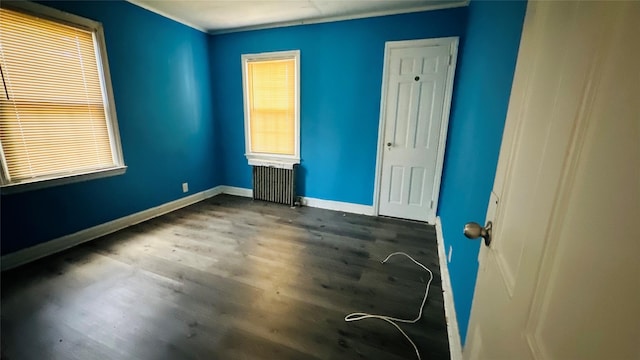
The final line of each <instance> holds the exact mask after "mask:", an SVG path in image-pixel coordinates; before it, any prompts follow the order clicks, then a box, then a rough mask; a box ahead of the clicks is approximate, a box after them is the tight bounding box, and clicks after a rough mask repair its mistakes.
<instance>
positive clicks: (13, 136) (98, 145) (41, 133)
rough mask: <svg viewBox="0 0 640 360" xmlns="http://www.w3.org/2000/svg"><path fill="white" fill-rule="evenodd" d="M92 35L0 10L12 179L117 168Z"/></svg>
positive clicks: (1, 126) (0, 94)
mask: <svg viewBox="0 0 640 360" xmlns="http://www.w3.org/2000/svg"><path fill="white" fill-rule="evenodd" d="M98 60H99V59H98V58H97V57H96V48H95V41H94V34H93V33H92V32H90V31H87V30H84V29H80V28H75V27H71V26H68V25H64V24H61V23H57V22H55V21H51V20H46V19H42V18H38V17H35V16H31V15H28V14H23V13H21V12H17V11H13V10H9V9H4V8H3V9H0V66H1V67H2V81H3V84H2V85H3V87H2V88H0V143H1V144H2V151H3V155H4V165H5V172H8V174H5V177H6V178H8V179H10V181H11V182H16V181H20V180H25V179H34V178H38V177H42V176H52V175H58V174H60V175H68V174H73V173H77V172H86V171H90V170H97V169H103V168H109V167H113V166H114V165H116V160H115V159H114V153H113V147H112V144H111V137H110V132H109V126H108V122H107V121H108V117H107V113H106V111H105V105H104V98H105V96H104V93H103V86H102V79H101V70H100V66H99V63H98Z"/></svg>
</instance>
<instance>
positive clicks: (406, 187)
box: [378, 39, 457, 221]
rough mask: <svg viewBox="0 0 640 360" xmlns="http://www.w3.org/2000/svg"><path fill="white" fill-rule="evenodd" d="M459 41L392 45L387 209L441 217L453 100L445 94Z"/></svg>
mask: <svg viewBox="0 0 640 360" xmlns="http://www.w3.org/2000/svg"><path fill="white" fill-rule="evenodd" d="M418 42H420V41H418ZM453 42H454V40H453V39H449V42H444V43H442V44H434V45H428V44H425V45H414V46H410V45H407V43H406V42H402V43H403V44H402V45H401V46H397V47H394V46H393V45H391V46H388V47H387V50H386V51H387V53H386V59H387V62H386V66H385V76H386V77H387V79H386V84H387V85H386V88H385V89H383V97H384V99H385V101H384V105H383V108H384V117H383V122H384V128H383V129H382V131H383V135H382V136H381V141H382V143H383V144H382V146H383V148H384V150H383V154H382V159H381V164H382V165H381V180H380V196H379V208H378V210H379V213H380V214H381V215H388V216H394V217H400V218H406V219H413V220H421V221H426V220H429V219H430V218H434V217H435V209H433V200H434V198H435V197H437V192H438V191H439V189H437V188H436V183H437V182H436V180H437V179H436V177H439V176H440V174H439V173H438V171H439V169H438V166H437V165H438V164H437V162H438V158H439V156H440V155H442V154H441V153H439V152H442V151H443V149H440V148H439V143H440V136H441V134H442V125H443V114H444V109H445V105H447V108H448V104H445V100H447V101H449V100H448V99H447V97H446V96H445V95H446V91H447V84H448V80H449V78H448V76H449V75H452V74H450V72H451V71H453V67H452V66H450V65H449V58H450V56H451V53H452V44H453ZM391 44H393V43H391ZM455 44H456V46H457V41H456V42H455ZM449 90H450V89H449ZM387 144H388V145H387Z"/></svg>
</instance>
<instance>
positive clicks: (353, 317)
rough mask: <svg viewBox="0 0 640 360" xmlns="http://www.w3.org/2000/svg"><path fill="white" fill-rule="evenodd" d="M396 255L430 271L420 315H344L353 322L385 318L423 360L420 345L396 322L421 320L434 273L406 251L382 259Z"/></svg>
mask: <svg viewBox="0 0 640 360" xmlns="http://www.w3.org/2000/svg"><path fill="white" fill-rule="evenodd" d="M394 255H404V256H406V257H408V258H409V259H411V261H413V262H414V263H415V264H416V265H418V266H420V267H421V268H423V269H425V270H426V271H427V272H428V273H429V281H428V282H427V288H426V289H425V291H424V298H423V299H422V304H420V311H419V312H418V316H417V317H416V318H415V319H413V320H406V319H398V318H395V317H392V316H386V315H373V314H367V313H362V312H356V313H351V314H349V315H347V316H345V317H344V321H346V322H351V321H358V320H362V319H380V320H384V321H386V322H388V323H389V324H391V325H393V326H395V327H396V329H398V331H400V333H402V335H404V337H405V338H407V340H409V342H410V343H411V345H412V346H413V349H414V350H415V351H416V355H417V356H418V360H421V358H420V352H419V351H418V347H417V346H416V344H415V343H414V342H413V340H411V338H410V337H409V335H407V333H405V332H404V330H402V329H401V328H400V326H399V325H398V324H396V322H401V323H407V324H414V323H416V322H417V321H418V320H420V318H421V317H422V309H423V308H424V304H425V303H426V302H427V296H428V295H429V285H431V281H432V280H433V273H432V272H431V270H429V269H428V268H427V267H426V266H424V265H422V264H421V263H419V262H418V261H416V260H415V259H414V258H412V257H411V256H409V255H408V254H406V253H404V252H394V253H391V254H389V256H387V258H386V259H384V260H382V263H383V264H384V263H386V262H387V260H389V259H390V258H391V257H392V256H394Z"/></svg>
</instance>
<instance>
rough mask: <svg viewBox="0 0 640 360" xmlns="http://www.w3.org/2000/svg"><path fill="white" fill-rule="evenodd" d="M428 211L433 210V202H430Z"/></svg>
mask: <svg viewBox="0 0 640 360" xmlns="http://www.w3.org/2000/svg"><path fill="white" fill-rule="evenodd" d="M429 209H433V200H431V204H429Z"/></svg>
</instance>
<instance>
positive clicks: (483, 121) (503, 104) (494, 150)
mask: <svg viewBox="0 0 640 360" xmlns="http://www.w3.org/2000/svg"><path fill="white" fill-rule="evenodd" d="M525 9H526V2H524V1H472V2H471V4H470V6H469V18H468V24H467V34H466V36H465V38H464V41H463V42H462V44H461V49H462V51H461V53H462V55H461V57H460V59H459V62H458V69H457V74H456V83H455V85H454V94H453V103H452V112H451V117H450V120H449V135H448V139H447V149H446V155H445V163H444V171H443V178H442V187H441V190H440V191H441V193H440V205H439V208H438V215H439V216H440V218H441V221H442V230H443V235H444V240H445V248H446V250H447V251H449V247H450V246H451V247H453V253H452V259H451V263H449V272H450V276H451V284H452V287H453V295H454V301H455V307H456V315H457V318H458V325H459V326H460V333H461V338H462V341H463V343H464V340H465V338H466V333H467V325H468V322H469V313H470V311H471V301H472V298H473V291H474V288H475V283H476V275H477V272H478V251H479V249H480V241H469V240H468V239H466V238H465V237H464V236H463V235H462V228H463V226H464V224H465V223H466V222H468V221H476V222H479V223H484V219H485V216H486V210H487V203H488V201H489V194H490V192H491V188H492V187H493V179H494V176H495V170H496V165H497V162H498V153H499V151H500V143H501V140H502V131H503V129H504V122H505V118H506V114H507V106H508V104H509V95H510V93H511V83H512V81H513V73H514V70H515V64H516V58H517V53H518V46H519V44H520V34H521V32H522V24H523V21H524V14H525Z"/></svg>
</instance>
